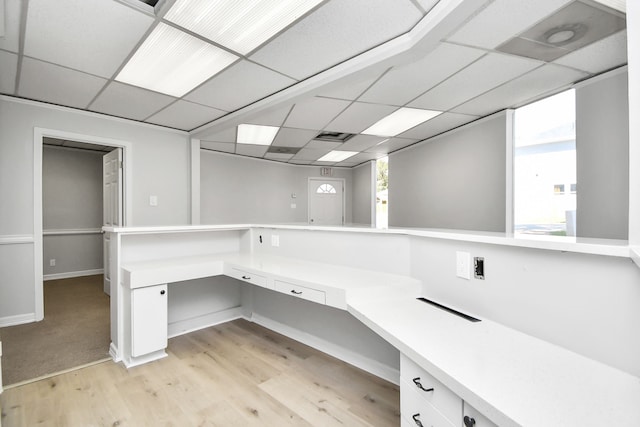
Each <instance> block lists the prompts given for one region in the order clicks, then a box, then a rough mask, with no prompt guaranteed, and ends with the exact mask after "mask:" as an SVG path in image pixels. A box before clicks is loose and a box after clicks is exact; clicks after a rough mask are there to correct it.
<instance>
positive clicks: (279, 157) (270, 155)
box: [264, 153, 294, 160]
mask: <svg viewBox="0 0 640 427" xmlns="http://www.w3.org/2000/svg"><path fill="white" fill-rule="evenodd" d="M293 156H294V155H293V154H285V153H267V154H265V155H264V158H265V159H269V160H289V159H291V158H292V157H293Z"/></svg>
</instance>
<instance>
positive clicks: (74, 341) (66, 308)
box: [0, 275, 111, 386]
mask: <svg viewBox="0 0 640 427" xmlns="http://www.w3.org/2000/svg"><path fill="white" fill-rule="evenodd" d="M44 313H45V316H44V320H43V321H41V322H35V323H29V324H26V325H18V326H10V327H6V328H0V340H1V341H2V382H3V383H4V385H5V386H7V385H11V384H16V383H20V382H23V381H26V380H31V379H34V378H38V377H41V376H43V375H48V374H52V373H55V372H60V371H64V370H67V369H70V368H74V367H77V366H81V365H85V364H87V363H91V362H96V361H98V360H102V359H104V358H106V357H108V353H109V343H110V341H111V340H110V337H109V335H110V323H109V321H110V320H109V296H108V295H106V294H105V293H104V292H103V291H102V275H97V276H86V277H77V278H73V279H60V280H51V281H47V282H44Z"/></svg>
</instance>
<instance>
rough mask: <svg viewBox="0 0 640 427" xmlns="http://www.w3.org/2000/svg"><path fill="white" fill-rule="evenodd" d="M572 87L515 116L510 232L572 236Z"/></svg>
mask: <svg viewBox="0 0 640 427" xmlns="http://www.w3.org/2000/svg"><path fill="white" fill-rule="evenodd" d="M575 111H576V107H575V90H573V89H572V90H568V91H566V92H562V93H560V94H557V95H554V96H552V97H549V98H546V99H543V100H541V101H538V102H535V103H532V104H530V105H527V106H524V107H522V108H519V109H517V110H516V111H515V114H514V159H513V193H514V194H513V199H514V201H513V203H514V206H513V210H514V232H515V233H527V234H547V235H558V236H565V235H567V236H574V235H575V218H576V190H577V183H576V131H575V116H576V112H575Z"/></svg>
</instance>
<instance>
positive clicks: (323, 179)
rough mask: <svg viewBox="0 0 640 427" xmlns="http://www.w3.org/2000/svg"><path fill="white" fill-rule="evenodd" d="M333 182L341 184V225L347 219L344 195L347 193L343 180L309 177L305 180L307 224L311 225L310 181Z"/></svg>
mask: <svg viewBox="0 0 640 427" xmlns="http://www.w3.org/2000/svg"><path fill="white" fill-rule="evenodd" d="M316 180H319V181H334V182H339V183H340V184H342V225H344V223H345V220H346V218H347V206H346V198H345V194H346V192H347V185H346V181H345V179H344V178H327V177H324V176H310V177H308V178H307V224H311V222H310V221H311V192H310V190H309V183H310V182H311V181H316Z"/></svg>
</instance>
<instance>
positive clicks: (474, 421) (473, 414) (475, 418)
mask: <svg viewBox="0 0 640 427" xmlns="http://www.w3.org/2000/svg"><path fill="white" fill-rule="evenodd" d="M462 422H463V424H462V425H463V426H465V427H467V426H468V427H498V425H497V424H495V423H493V422H492V421H490V420H489V419H488V418H487V417H485V416H484V415H482V414H481V413H480V412H478V410H477V409H476V408H474V407H473V406H471V405H469V404H468V403H467V402H464V413H463V414H462Z"/></svg>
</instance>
